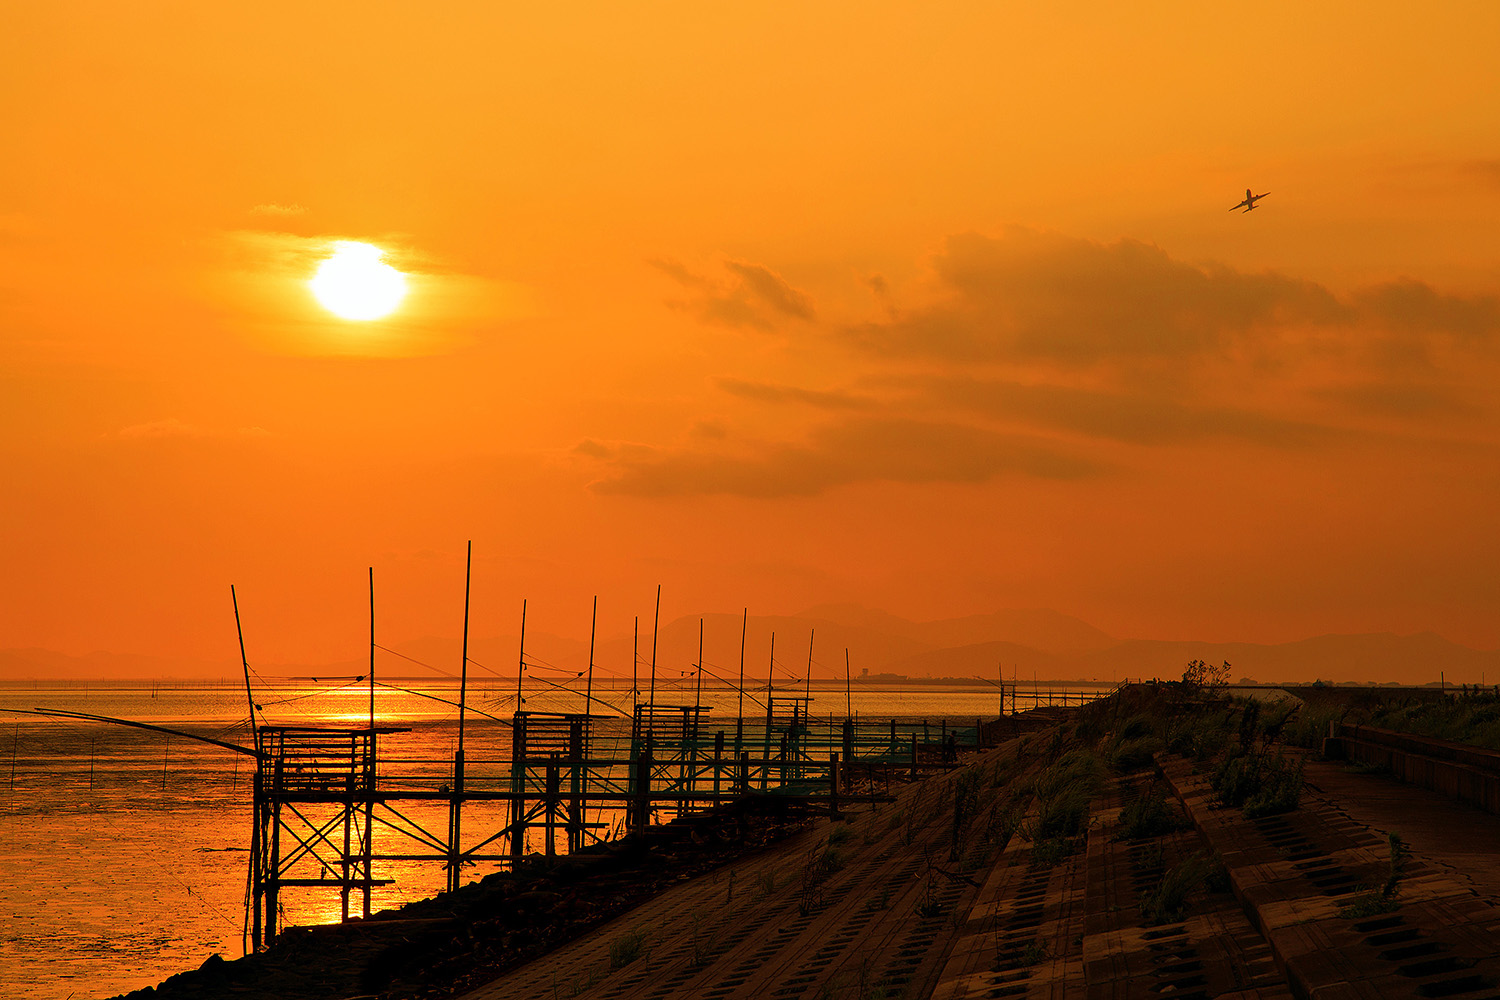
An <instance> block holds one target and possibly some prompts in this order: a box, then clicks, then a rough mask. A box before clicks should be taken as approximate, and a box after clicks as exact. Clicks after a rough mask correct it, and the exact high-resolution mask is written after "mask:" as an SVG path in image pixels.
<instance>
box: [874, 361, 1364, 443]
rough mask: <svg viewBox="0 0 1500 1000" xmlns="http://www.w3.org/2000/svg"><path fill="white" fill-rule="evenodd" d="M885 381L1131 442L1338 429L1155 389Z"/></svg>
mask: <svg viewBox="0 0 1500 1000" xmlns="http://www.w3.org/2000/svg"><path fill="white" fill-rule="evenodd" d="M893 382H894V383H895V384H898V385H905V386H907V387H908V388H910V389H912V390H914V391H915V392H917V393H918V395H919V397H920V398H921V399H922V400H923V402H924V403H925V404H926V405H931V406H939V407H942V408H944V409H950V410H951V409H955V408H956V409H961V410H966V411H969V412H972V413H978V414H981V415H984V416H987V417H991V418H999V419H1013V420H1019V421H1022V422H1025V423H1028V424H1033V425H1037V426H1041V427H1047V428H1052V429H1057V430H1068V431H1074V432H1076V433H1079V434H1084V435H1087V436H1089V437H1096V438H1104V439H1107V440H1112V441H1122V442H1128V443H1131V444H1148V445H1149V444H1176V443H1181V442H1187V441H1197V440H1204V439H1209V438H1236V439H1239V440H1243V441H1250V442H1253V443H1255V444H1261V445H1268V446H1272V447H1288V446H1304V445H1310V444H1314V443H1318V442H1320V441H1326V440H1328V439H1330V438H1332V437H1335V436H1342V435H1343V434H1345V433H1346V432H1343V431H1339V430H1335V429H1333V428H1328V427H1320V426H1318V425H1315V424H1308V423H1303V422H1300V421H1295V420H1285V419H1282V418H1280V417H1273V416H1268V415H1266V414H1263V413H1258V412H1255V411H1254V410H1248V409H1239V408H1235V407H1226V406H1219V405H1210V404H1203V403H1199V402H1193V401H1187V400H1181V399H1177V398H1173V397H1167V396H1162V395H1158V394H1148V393H1127V392H1118V391H1110V390H1098V389H1087V388H1078V387H1073V386H1062V385H1047V384H1029V383H1020V382H1013V381H1004V380H998V379H981V378H971V377H961V376H959V377H941V376H930V377H917V378H905V379H896V380H893Z"/></svg>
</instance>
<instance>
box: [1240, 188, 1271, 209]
mask: <svg viewBox="0 0 1500 1000" xmlns="http://www.w3.org/2000/svg"><path fill="white" fill-rule="evenodd" d="M1270 193H1271V192H1269V191H1267V192H1266V194H1270ZM1266 194H1251V193H1250V189H1249V188H1245V200H1244V201H1242V202H1240V203H1239V204H1238V205H1236V206H1234V208H1240V207H1243V208H1244V209H1245V211H1247V212H1248V211H1250V210H1251V209H1252V208H1254V207H1255V203H1256V202H1257V201H1260V200H1261V199H1262V198H1264V197H1265V196H1266ZM1234 208H1231V209H1230V211H1231V212H1233V211H1234Z"/></svg>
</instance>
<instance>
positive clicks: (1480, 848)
mask: <svg viewBox="0 0 1500 1000" xmlns="http://www.w3.org/2000/svg"><path fill="white" fill-rule="evenodd" d="M1305 776H1306V780H1307V796H1308V798H1309V799H1310V800H1312V801H1314V802H1320V803H1323V804H1324V805H1326V806H1327V807H1328V808H1329V809H1332V810H1334V811H1336V812H1340V813H1342V814H1343V815H1345V816H1348V817H1349V818H1350V819H1351V820H1353V821H1355V822H1356V823H1359V824H1360V825H1362V826H1364V827H1367V828H1369V829H1370V830H1372V831H1374V832H1375V833H1377V834H1378V835H1379V836H1380V837H1381V838H1382V839H1383V838H1384V837H1385V835H1386V834H1388V833H1395V834H1399V835H1400V837H1401V838H1402V839H1403V840H1405V841H1406V842H1407V843H1408V844H1410V845H1411V849H1412V854H1413V855H1414V856H1416V857H1418V858H1421V859H1422V860H1424V861H1426V862H1428V863H1429V864H1431V865H1433V866H1434V867H1436V868H1440V869H1443V870H1445V871H1447V872H1450V873H1451V874H1452V875H1453V876H1454V877H1455V878H1457V879H1459V880H1461V881H1463V882H1464V883H1465V884H1467V885H1469V886H1470V887H1471V888H1472V889H1473V890H1474V892H1475V893H1476V894H1477V895H1479V896H1480V897H1482V898H1484V899H1485V900H1486V901H1487V902H1489V903H1490V904H1491V905H1495V906H1500V816H1493V815H1491V814H1489V813H1487V812H1483V811H1481V810H1479V809H1477V808H1475V807H1473V806H1470V805H1465V804H1464V803H1461V802H1456V801H1454V800H1453V799H1450V798H1448V797H1447V796H1446V795H1442V794H1441V793H1438V792H1434V791H1429V790H1428V789H1425V788H1418V787H1417V786H1415V785H1408V784H1407V783H1405V782H1404V781H1398V780H1397V779H1395V778H1390V777H1384V776H1381V775H1374V774H1360V773H1356V772H1354V771H1351V770H1350V769H1349V768H1348V767H1346V766H1345V765H1344V764H1342V763H1340V762H1337V761H1319V760H1311V759H1309V760H1308V761H1307V767H1306V771H1305Z"/></svg>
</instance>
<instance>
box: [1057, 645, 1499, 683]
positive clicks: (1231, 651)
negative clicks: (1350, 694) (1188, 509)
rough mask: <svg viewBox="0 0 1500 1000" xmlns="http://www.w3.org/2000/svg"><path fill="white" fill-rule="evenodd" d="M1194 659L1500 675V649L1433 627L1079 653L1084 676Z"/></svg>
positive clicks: (1453, 679) (1284, 676)
mask: <svg viewBox="0 0 1500 1000" xmlns="http://www.w3.org/2000/svg"><path fill="white" fill-rule="evenodd" d="M1190 660H1206V661H1208V662H1210V663H1213V664H1219V663H1222V662H1224V661H1226V660H1227V661H1228V662H1229V664H1230V677H1231V679H1238V678H1240V677H1251V678H1254V679H1255V680H1258V681H1261V682H1275V681H1288V682H1290V681H1308V682H1310V681H1313V680H1324V681H1368V682H1372V683H1376V684H1384V683H1387V682H1391V681H1397V682H1401V683H1404V684H1425V683H1427V682H1428V681H1436V680H1438V674H1439V673H1440V672H1441V673H1443V674H1444V675H1445V677H1446V679H1447V680H1448V682H1449V683H1451V684H1458V683H1466V684H1474V683H1478V682H1479V680H1480V678H1481V676H1483V678H1484V679H1485V681H1486V682H1487V683H1496V682H1500V650H1477V649H1470V648H1469V647H1468V646H1460V645H1458V644H1457V643H1454V642H1449V641H1448V640H1447V639H1444V638H1443V637H1442V636H1440V635H1437V634H1435V633H1433V632H1422V633H1419V634H1417V635H1394V634H1392V633H1389V632H1383V633H1373V634H1366V635H1322V636H1317V637H1315V638H1311V639H1301V640H1299V641H1297V642H1288V643H1281V644H1279V645H1262V644H1258V643H1249V642H1217V643H1216V642H1172V641H1163V640H1151V639H1136V640H1131V641H1129V642H1122V643H1120V644H1119V645H1117V646H1114V647H1111V648H1110V649H1106V650H1101V651H1099V652H1096V653H1090V654H1088V655H1086V656H1083V657H1080V658H1078V659H1077V660H1076V661H1074V662H1075V663H1076V665H1077V669H1078V670H1079V671H1080V676H1085V677H1120V678H1124V677H1163V678H1168V677H1171V678H1175V677H1179V676H1181V674H1182V668H1183V667H1184V666H1186V665H1187V663H1188V661H1190Z"/></svg>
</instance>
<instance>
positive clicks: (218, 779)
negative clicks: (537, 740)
mask: <svg viewBox="0 0 1500 1000" xmlns="http://www.w3.org/2000/svg"><path fill="white" fill-rule="evenodd" d="M336 683H337V682H333V683H332V684H330V683H323V684H316V685H290V686H282V687H271V688H265V687H262V688H259V689H257V691H256V694H255V697H256V701H257V703H258V704H259V705H260V707H261V718H262V721H263V722H266V723H269V724H272V725H287V726H302V725H316V726H331V727H351V728H352V727H360V726H363V725H366V724H367V721H368V712H369V695H368V693H367V689H366V688H365V687H363V686H355V685H351V686H348V687H342V688H340V687H336V686H334V684H336ZM396 683H401V684H405V685H407V687H406V690H396V689H393V688H386V687H381V688H377V690H376V696H375V697H376V713H377V721H378V724H379V725H381V726H392V727H400V728H406V729H409V730H410V732H407V733H402V734H396V735H390V736H386V737H382V743H381V761H382V772H381V773H382V775H384V774H386V773H387V771H388V770H389V771H396V770H403V769H404V770H405V771H407V772H408V773H416V772H419V771H422V770H423V769H424V768H425V769H426V770H427V771H428V772H429V773H432V774H434V775H436V774H438V773H439V771H440V769H441V766H440V765H430V766H429V765H424V764H420V763H404V764H402V763H397V762H399V761H406V762H417V761H445V760H451V757H452V753H453V751H454V749H456V745H457V711H456V709H455V708H453V707H452V706H450V705H448V704H446V703H445V701H453V700H456V698H457V689H456V686H455V685H451V684H446V683H445V684H430V683H420V684H418V683H417V682H396ZM1058 690H1059V691H1060V690H1061V689H1058ZM1073 690H1075V691H1076V690H1077V689H1073ZM595 693H596V695H598V696H599V697H600V699H602V701H601V704H596V705H595V707H594V712H595V713H596V714H599V713H607V712H608V711H609V708H608V707H607V706H609V705H613V706H620V707H623V709H624V711H625V712H628V711H629V707H630V692H629V690H628V684H627V685H626V686H625V689H624V690H620V689H618V688H611V687H609V686H607V685H602V684H601V685H600V686H599V687H597V688H596V689H595ZM780 693H781V686H780V685H779V684H778V696H780ZM786 693H788V694H791V693H796V694H801V693H802V691H801V689H800V686H799V687H798V690H797V691H795V692H792V691H791V690H790V686H789V688H788V691H787V692H786ZM514 695H515V692H514V687H513V686H512V685H502V684H494V685H490V684H472V683H471V685H470V689H469V698H468V703H469V705H470V706H471V707H475V708H478V709H479V710H480V711H482V712H488V713H490V714H492V715H494V716H497V717H499V718H500V719H507V720H508V719H509V718H510V716H511V713H512V712H513V711H514V709H515V697H514ZM812 695H813V699H814V700H813V705H812V710H813V712H814V714H815V715H823V716H826V715H836V716H838V717H839V718H842V717H843V715H844V713H845V710H846V700H847V707H848V708H851V709H852V710H853V711H854V713H855V714H856V715H857V716H858V717H860V718H865V719H886V718H901V719H906V720H914V719H921V718H931V719H932V720H933V721H934V723H936V722H937V720H938V719H940V718H944V717H947V718H952V719H954V720H957V721H958V722H961V723H966V724H967V725H969V726H972V725H973V721H974V719H975V718H976V717H980V716H982V717H985V718H987V719H988V718H994V717H995V716H996V714H997V713H998V712H999V710H1000V703H999V692H998V690H997V689H996V688H995V687H993V686H985V685H975V686H973V687H936V686H914V687H911V688H908V689H906V690H898V689H895V688H892V687H889V686H878V687H877V686H874V685H868V684H867V685H856V686H855V687H854V689H853V691H852V693H849V694H847V695H846V692H845V690H844V688H843V686H842V685H840V686H838V688H837V689H835V688H833V687H831V686H828V685H820V684H818V683H816V682H815V683H814V684H813V686H812ZM1026 695H1027V693H1026V692H1023V695H1022V701H1021V704H1020V706H1019V707H1020V708H1022V709H1025V708H1027V707H1029V705H1028V704H1027V697H1026ZM526 696H527V703H526V707H527V709H529V710H532V711H541V712H548V711H552V712H559V711H567V712H579V711H582V710H583V698H582V697H581V696H580V695H577V694H573V693H571V692H569V693H560V692H556V691H550V690H548V689H545V687H544V686H542V685H536V684H534V685H533V690H531V691H528V692H526ZM755 696H756V697H759V698H764V692H763V691H759V692H755ZM695 697H696V692H695V691H693V690H692V689H691V688H689V687H688V686H687V685H686V684H682V683H679V684H677V685H676V686H675V689H673V687H672V686H669V685H666V684H662V685H661V687H660V688H659V690H658V691H657V702H658V703H659V704H668V703H670V704H689V705H690V704H693V701H694V698H695ZM1075 697H1076V695H1075ZM1047 698H1048V694H1047V692H1046V689H1044V690H1043V693H1042V694H1041V700H1042V702H1043V703H1044V704H1045V703H1046V701H1047ZM702 700H703V703H704V704H705V705H706V706H709V707H710V708H711V710H712V711H711V715H710V718H711V719H712V720H714V721H713V722H712V723H711V724H710V727H709V729H710V731H712V730H713V729H716V728H720V727H725V728H728V729H729V730H730V732H731V733H732V731H733V728H734V723H733V720H734V718H735V717H736V714H737V712H738V708H739V696H738V694H737V692H735V691H733V690H727V689H724V688H719V687H716V688H713V689H710V688H707V687H705V688H704V690H703V692H702ZM1007 707H1008V706H1007ZM30 708H47V709H63V710H67V711H73V712H84V713H88V714H92V715H101V716H110V717H113V718H120V719H130V720H134V721H138V722H147V723H153V724H157V725H161V726H165V727H168V728H172V729H177V730H182V731H184V732H189V733H193V734H196V735H199V736H207V737H210V738H214V739H220V740H224V741H227V742H232V743H239V744H242V745H248V744H249V743H250V735H249V729H248V725H247V723H246V718H247V715H248V707H247V702H246V696H245V690H244V688H243V687H242V686H241V687H236V686H234V685H231V684H211V685H203V684H199V685H189V684H186V683H184V682H164V683H162V684H160V685H151V684H145V685H141V684H136V685H124V684H116V685H112V686H111V685H83V684H77V683H74V684H69V685H56V684H54V685H33V684H31V683H25V684H21V683H10V684H0V709H30ZM763 712H764V709H763V708H760V707H759V706H758V705H757V704H755V703H754V702H753V701H747V702H746V703H745V714H746V716H747V717H750V718H752V719H753V718H755V717H756V716H757V713H763ZM601 728H602V729H603V730H605V731H606V732H608V731H613V732H615V733H624V732H627V731H628V723H626V722H625V721H624V716H623V715H622V716H621V717H620V721H619V722H618V723H615V724H613V725H606V726H603V727H601ZM465 741H466V753H465V756H466V759H468V760H469V761H470V762H471V764H470V771H471V773H476V774H482V773H484V771H485V768H487V767H488V768H491V769H492V770H493V772H494V773H495V774H499V773H500V765H501V764H502V763H503V762H504V761H505V760H506V759H507V758H508V757H509V750H510V729H509V727H508V726H506V725H504V724H502V723H501V722H499V721H496V720H494V719H491V718H487V717H486V716H485V715H481V714H474V713H470V714H469V715H468V716H467V720H466V735H465ZM387 761H390V762H391V763H390V765H389V767H388V766H387V764H386V762H387ZM250 764H251V759H250V758H248V757H243V756H241V755H239V754H235V753H232V752H229V751H226V750H223V749H220V748H217V747H214V746H211V745H208V744H205V743H201V742H197V741H194V740H190V739H186V738H183V737H179V736H168V735H165V734H162V733H159V732H151V731H144V730H140V729H131V728H126V727H122V726H117V725H107V724H101V723H92V722H76V721H70V720H62V719H56V718H41V717H38V716H28V715H18V714H11V713H7V712H0V986H3V987H5V996H7V997H10V998H48V1000H51V998H56V1000H65V998H68V997H70V996H71V997H76V998H79V1000H83V998H93V997H107V996H112V995H115V994H118V993H122V992H126V991H129V990H133V989H139V988H141V987H143V986H148V985H154V984H156V983H158V982H160V981H161V980H162V979H164V978H166V977H167V976H169V975H172V974H173V973H176V972H181V971H183V970H185V969H190V968H196V967H197V966H198V965H201V964H202V963H203V961H204V959H206V958H208V956H209V955H211V954H214V953H218V954H221V955H223V956H224V957H225V958H228V959H233V958H237V957H239V956H240V955H241V954H243V949H244V946H245V941H246V937H245V897H246V875H247V867H248V865H247V861H248V846H249V840H250V819H251V808H250V788H251V786H250V775H251V767H250V766H249V765H250ZM439 808H440V807H429V808H428V810H427V811H426V812H424V811H423V810H422V809H420V808H417V807H415V806H413V807H412V808H410V809H409V810H406V811H407V812H408V814H409V816H410V818H411V819H412V821H413V822H414V823H416V824H418V825H427V824H431V825H430V826H428V828H429V829H433V830H445V829H446V827H445V826H444V824H445V822H446V819H445V816H446V813H440V812H439V811H438V809H439ZM429 814H430V815H429ZM488 821H489V820H488V819H487V818H486V817H485V816H484V815H482V813H481V814H480V815H477V816H475V817H474V818H469V816H468V814H466V819H465V829H466V830H470V831H477V830H478V829H480V828H482V827H483V826H484V824H485V823H487V822H488ZM501 825H503V821H501V820H500V819H499V817H495V828H496V829H498V828H499V826H501ZM466 839H467V838H466ZM379 844H380V840H379V839H378V835H377V845H379ZM491 870H493V866H484V865H480V866H476V867H475V869H474V870H473V875H472V877H475V878H478V877H481V876H483V875H485V874H487V873H488V872H489V871H491ZM374 874H375V876H376V877H381V878H392V879H395V884H393V885H391V886H388V887H382V888H379V889H377V890H375V896H374V908H375V909H377V910H378V909H383V908H387V907H391V906H395V905H399V904H400V903H403V902H406V901H409V900H412V899H419V898H422V897H425V896H430V895H432V894H433V893H435V892H437V891H438V890H439V889H441V887H442V884H443V872H442V869H441V867H440V866H438V865H437V864H434V863H431V862H386V863H383V864H377V867H376V871H375V872H374ZM356 898H357V897H356ZM284 904H285V922H286V923H287V924H307V923H322V922H328V921H332V920H337V919H338V917H339V900H338V897H337V895H336V893H332V892H329V893H322V892H320V891H317V890H304V891H300V892H292V891H288V892H287V893H286V894H285V897H284ZM356 907H357V904H356Z"/></svg>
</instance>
